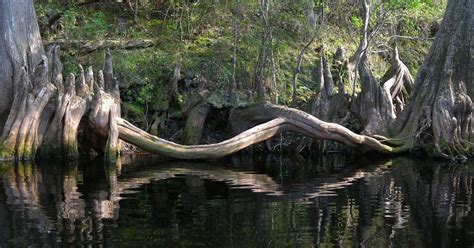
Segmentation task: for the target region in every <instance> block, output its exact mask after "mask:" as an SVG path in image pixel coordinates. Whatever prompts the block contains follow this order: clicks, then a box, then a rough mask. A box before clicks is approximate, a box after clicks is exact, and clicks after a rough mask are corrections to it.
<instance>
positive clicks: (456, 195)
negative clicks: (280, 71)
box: [0, 156, 474, 247]
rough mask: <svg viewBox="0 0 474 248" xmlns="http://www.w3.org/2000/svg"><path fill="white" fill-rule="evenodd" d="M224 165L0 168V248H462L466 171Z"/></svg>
mask: <svg viewBox="0 0 474 248" xmlns="http://www.w3.org/2000/svg"><path fill="white" fill-rule="evenodd" d="M230 160H231V162H230V161H227V162H222V161H221V162H215V163H214V164H209V163H207V164H206V163H182V162H181V163H176V162H174V163H164V162H159V161H156V160H154V159H144V158H138V159H133V160H132V161H128V162H126V165H123V166H121V165H120V164H119V165H117V166H110V165H104V164H103V163H101V162H99V161H95V162H94V161H92V162H91V161H88V162H83V163H78V164H68V165H64V164H55V163H45V164H39V165H37V164H32V163H20V164H15V165H13V164H7V163H4V164H0V184H1V187H0V227H1V228H0V247H27V246H31V245H35V246H44V245H47V246H53V247H54V246H71V245H98V244H101V245H105V246H113V247H115V246H121V247H137V246H139V247H141V246H143V247H150V246H166V247H173V246H193V247H194V246H211V247H295V246H297V247H312V246H331V247H332V246H363V247H386V246H409V247H423V246H441V247H449V246H455V247H462V246H472V245H474V216H473V214H472V211H471V207H472V189H473V188H472V187H473V184H472V180H473V173H474V164H473V165H469V164H468V165H457V166H455V165H445V164H439V163H435V162H433V161H417V160H412V159H407V158H397V159H393V160H384V161H369V160H364V159H363V158H358V159H357V161H356V162H349V161H346V159H345V158H344V157H340V156H333V157H324V158H320V159H317V161H309V160H303V161H302V160H297V159H295V158H285V157H269V158H266V159H260V161H256V160H255V159H254V160H248V159H247V158H246V157H237V156H236V157H232V158H231V159H230ZM216 163H217V165H216ZM219 164H221V165H219ZM222 164H228V166H222Z"/></svg>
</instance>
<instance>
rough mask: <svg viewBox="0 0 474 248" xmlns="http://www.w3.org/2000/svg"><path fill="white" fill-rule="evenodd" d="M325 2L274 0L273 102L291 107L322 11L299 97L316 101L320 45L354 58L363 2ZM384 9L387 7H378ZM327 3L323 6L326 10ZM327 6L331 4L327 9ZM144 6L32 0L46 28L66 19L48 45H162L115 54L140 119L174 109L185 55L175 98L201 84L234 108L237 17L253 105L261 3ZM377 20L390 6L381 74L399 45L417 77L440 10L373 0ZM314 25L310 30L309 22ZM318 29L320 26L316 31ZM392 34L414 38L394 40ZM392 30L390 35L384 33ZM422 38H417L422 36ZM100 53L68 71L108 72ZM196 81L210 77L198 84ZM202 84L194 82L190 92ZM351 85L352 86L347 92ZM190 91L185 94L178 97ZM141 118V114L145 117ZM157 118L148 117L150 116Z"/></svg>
mask: <svg viewBox="0 0 474 248" xmlns="http://www.w3.org/2000/svg"><path fill="white" fill-rule="evenodd" d="M329 3H330V1H327V0H324V4H323V0H304V1H292V2H286V1H271V3H270V12H269V23H270V27H269V28H270V31H271V34H272V42H271V44H268V50H267V55H268V56H267V60H266V61H265V63H266V66H265V71H264V77H265V78H264V81H265V84H266V86H270V84H271V82H272V81H271V74H272V69H271V60H270V57H269V54H270V50H271V51H273V54H274V56H275V58H274V61H275V69H276V78H277V85H276V88H274V89H273V90H274V91H277V93H276V92H272V93H271V94H270V92H269V93H268V96H270V99H269V100H271V101H275V97H276V96H277V95H278V102H279V103H282V104H286V103H290V102H291V95H292V77H293V71H294V68H295V66H296V59H297V56H298V54H299V52H300V51H301V49H302V47H303V46H304V44H306V43H307V42H308V40H309V39H310V37H312V35H316V34H317V32H316V30H318V28H319V26H318V25H319V22H313V21H314V20H312V19H311V18H315V19H317V16H318V15H320V14H321V12H324V13H325V15H326V17H327V20H326V23H325V25H324V26H323V27H322V30H321V34H320V35H319V36H318V37H317V39H316V41H315V42H314V43H313V44H312V45H311V47H309V49H308V51H307V52H306V53H305V56H304V59H303V63H302V66H301V72H300V73H299V76H298V88H297V90H298V96H299V97H300V101H301V102H304V103H307V104H309V103H310V102H311V101H312V99H313V98H314V95H315V93H316V92H315V91H316V90H315V88H316V85H315V79H314V67H315V63H316V62H317V61H319V59H320V57H321V54H319V53H317V52H316V51H315V48H317V47H319V46H320V45H324V54H325V56H326V58H328V60H329V61H332V56H333V54H334V52H335V51H336V49H337V48H339V47H344V48H345V50H346V52H347V55H348V56H350V55H351V54H352V53H353V52H354V51H355V49H356V48H357V44H358V42H359V35H360V29H361V28H362V27H363V21H362V18H361V17H362V13H361V8H360V6H357V5H353V4H350V3H349V2H348V1H340V2H339V3H338V4H329ZM380 3H382V4H383V5H384V6H383V8H380ZM323 6H324V10H322V9H321V8H322V7H323ZM329 6H330V7H329ZM153 8H155V7H153V6H151V5H149V4H147V1H143V2H141V5H140V12H139V16H138V18H136V19H135V18H134V11H132V10H130V9H129V8H128V7H127V5H120V4H112V3H100V4H94V7H86V6H81V7H78V6H75V5H68V6H62V5H57V4H44V3H39V2H37V3H36V9H37V12H38V17H39V21H40V24H42V25H44V24H45V23H47V20H48V15H49V13H54V12H60V13H62V15H63V17H62V19H61V20H60V25H59V27H56V28H53V29H52V30H49V31H48V32H46V33H43V34H42V35H43V37H44V38H46V39H48V40H57V39H63V40H74V41H75V40H87V41H92V42H94V41H96V40H100V39H113V40H142V39H152V40H154V41H156V43H157V45H156V47H152V48H147V49H139V50H117V51H114V52H113V56H114V66H115V72H116V76H117V78H118V79H119V81H120V82H121V87H122V94H123V95H122V100H123V101H124V103H126V104H125V107H126V109H127V110H129V113H130V114H131V115H133V116H134V117H137V118H136V119H138V121H144V120H146V118H147V117H146V116H145V115H148V116H151V115H153V114H154V113H156V112H160V111H166V110H167V109H168V107H169V103H168V98H169V94H168V90H169V84H170V81H171V78H172V77H173V70H174V65H175V62H176V61H177V58H178V57H179V58H181V63H182V64H181V68H182V73H181V74H182V80H180V82H179V87H180V94H179V96H178V101H179V103H180V104H183V103H184V102H186V100H187V96H188V95H191V94H192V93H193V91H194V90H196V89H195V88H192V87H190V86H189V85H188V84H189V82H191V81H193V80H194V81H196V82H198V83H197V84H198V86H197V87H199V88H201V89H208V90H210V91H211V92H212V94H211V97H210V98H209V100H208V101H209V102H210V103H211V104H212V105H214V106H216V107H222V106H227V105H228V102H227V101H228V97H227V92H228V87H229V83H230V82H231V81H232V73H233V70H232V61H233V57H232V56H233V54H232V52H233V45H234V44H233V41H234V31H235V30H234V26H235V25H234V24H235V21H238V24H239V25H238V27H239V30H238V42H237V68H236V79H237V82H238V83H239V85H241V89H240V90H239V92H238V94H239V95H240V97H239V99H240V101H241V103H239V104H242V103H245V102H243V101H246V100H247V99H250V98H251V97H249V95H251V94H252V93H254V90H255V82H254V79H255V72H256V70H255V68H256V64H257V58H258V57H259V53H260V48H261V40H262V34H263V32H264V26H263V23H264V22H263V20H262V15H261V11H262V9H261V6H260V3H259V2H257V1H244V0H241V1H240V2H239V3H238V2H237V1H196V2H194V1H193V2H189V1H166V3H165V4H164V5H163V6H162V7H161V9H153ZM373 8H374V9H373V11H374V12H375V14H374V15H373V16H372V17H371V20H370V25H371V26H373V25H374V24H375V23H376V21H377V16H376V13H377V11H380V10H382V9H383V10H389V9H394V11H393V13H392V14H391V15H390V16H389V18H387V20H386V23H385V24H384V25H383V26H382V28H381V30H380V31H379V33H380V34H383V35H378V36H375V37H374V42H373V44H382V46H381V48H380V47H377V48H374V49H373V50H381V51H380V52H377V53H374V54H373V55H372V56H371V62H372V63H371V64H372V68H373V69H374V71H375V75H376V76H380V75H383V74H384V72H385V71H386V70H387V68H388V66H389V64H388V59H389V56H388V54H389V53H390V50H389V49H387V51H385V52H384V51H383V49H385V48H386V47H387V46H388V47H390V46H392V44H393V42H394V41H396V43H397V44H398V47H399V50H400V56H401V58H402V60H403V61H404V62H405V63H406V64H407V66H408V67H409V68H410V70H412V72H416V70H417V68H418V67H419V65H420V64H421V61H422V59H423V57H424V54H425V53H426V51H427V48H428V47H429V45H430V43H431V41H430V40H429V39H428V38H430V37H432V36H433V34H434V32H435V31H436V25H437V23H438V21H439V19H440V18H441V17H442V13H443V10H444V6H438V5H436V4H434V3H433V2H432V1H431V0H384V1H382V2H380V1H377V2H375V1H374V2H373ZM310 24H311V25H310ZM315 25H316V26H315ZM393 30H395V31H396V35H398V36H406V37H411V38H410V39H402V38H398V39H394V38H393V37H390V36H391V34H392V33H391V32H392V31H393ZM387 34H388V35H387ZM417 38H419V39H417ZM102 56H103V55H102V51H98V52H96V53H92V54H87V55H82V54H78V53H77V52H75V51H74V50H71V51H68V52H66V53H63V57H62V61H63V64H64V72H65V73H70V72H76V70H77V63H79V62H80V63H81V64H83V65H93V66H94V67H95V68H96V70H97V68H100V67H101V66H102V63H103V61H102ZM200 78H204V79H206V80H205V83H204V81H203V82H201V80H199V79H200ZM193 87H196V86H193ZM348 87H349V86H347V85H346V88H348ZM182 91H184V92H182ZM143 116H145V118H143ZM150 118H151V117H150Z"/></svg>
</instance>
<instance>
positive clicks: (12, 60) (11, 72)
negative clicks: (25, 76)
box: [0, 0, 44, 133]
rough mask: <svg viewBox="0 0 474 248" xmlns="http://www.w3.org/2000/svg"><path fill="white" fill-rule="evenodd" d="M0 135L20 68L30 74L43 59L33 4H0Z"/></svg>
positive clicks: (22, 0) (7, 0) (11, 0)
mask: <svg viewBox="0 0 474 248" xmlns="http://www.w3.org/2000/svg"><path fill="white" fill-rule="evenodd" d="M0 34H1V37H0V89H1V90H0V133H2V132H3V129H4V125H5V122H6V121H7V118H8V115H9V113H10V109H11V107H12V103H13V101H14V95H16V94H17V92H18V90H19V89H15V86H16V85H19V82H20V80H21V75H22V70H23V69H22V68H23V67H25V69H26V70H27V71H28V72H31V71H32V69H33V68H34V66H35V65H37V64H38V63H39V62H40V61H41V56H42V55H44V50H43V44H42V42H41V36H40V33H39V28H38V23H37V22H36V13H35V10H34V8H33V2H32V0H2V1H0Z"/></svg>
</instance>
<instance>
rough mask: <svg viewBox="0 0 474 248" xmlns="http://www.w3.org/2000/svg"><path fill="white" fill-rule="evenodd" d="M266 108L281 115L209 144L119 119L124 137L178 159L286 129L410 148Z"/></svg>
mask: <svg viewBox="0 0 474 248" xmlns="http://www.w3.org/2000/svg"><path fill="white" fill-rule="evenodd" d="M264 108H266V109H267V111H273V112H275V114H276V115H279V116H280V117H277V118H274V119H272V120H270V121H268V122H265V123H263V124H260V125H257V126H255V127H253V128H250V129H248V130H246V131H244V132H242V133H240V134H239V135H237V136H234V137H233V138H231V139H228V140H225V141H222V142H220V143H216V144H208V145H189V146H186V145H180V144H176V143H174V142H171V141H167V140H164V139H161V138H159V137H156V136H153V135H150V134H148V133H146V132H145V131H143V130H141V129H139V128H137V127H135V126H134V125H132V124H130V123H129V122H128V121H126V120H124V119H122V118H118V119H117V126H118V132H119V138H120V139H122V140H124V141H126V142H128V143H131V144H133V145H135V146H137V147H140V148H142V149H144V150H146V151H149V152H151V153H155V154H161V155H165V156H169V157H174V158H178V159H210V158H217V157H224V156H227V155H230V154H232V153H235V152H238V151H240V150H242V149H244V148H246V147H249V146H251V145H253V144H256V143H259V142H262V141H265V140H267V139H270V138H272V137H274V136H275V135H277V134H279V133H282V132H286V131H293V132H298V133H301V134H304V135H307V136H309V137H312V138H317V139H323V140H333V141H336V142H339V143H343V144H345V145H348V146H350V147H354V148H361V149H363V148H366V149H368V150H374V151H377V152H380V153H399V152H404V151H405V150H406V149H405V147H396V148H394V147H391V146H387V145H384V144H382V143H381V142H379V141H378V140H376V139H374V138H372V137H369V136H365V135H359V134H356V133H353V132H352V131H350V130H349V129H347V128H345V127H343V126H341V125H339V124H335V123H328V122H324V121H321V120H319V119H318V118H316V117H314V116H311V115H309V114H307V113H305V112H303V111H300V110H297V109H291V108H286V107H281V106H275V105H271V104H269V103H265V104H264Z"/></svg>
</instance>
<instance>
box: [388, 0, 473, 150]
mask: <svg viewBox="0 0 474 248" xmlns="http://www.w3.org/2000/svg"><path fill="white" fill-rule="evenodd" d="M473 73H474V1H472V0H451V1H449V3H448V6H447V9H446V12H445V15H444V19H443V22H442V24H441V28H440V30H439V31H438V33H437V34H436V38H435V40H434V42H433V44H432V46H431V49H430V51H429V53H428V55H427V57H426V58H425V61H424V63H423V65H422V66H421V68H420V70H419V72H418V75H417V77H416V79H415V85H414V87H413V91H412V94H411V97H410V100H409V102H408V104H407V106H406V107H405V109H404V110H403V111H402V113H401V114H400V116H399V117H398V118H397V119H396V121H395V123H394V125H393V130H392V134H393V135H396V136H398V137H399V138H401V139H402V140H403V142H404V143H405V144H408V145H410V146H412V145H418V144H422V143H423V145H426V143H427V142H428V143H429V144H431V145H434V147H435V148H436V149H437V150H438V152H440V153H441V154H442V155H444V156H452V155H454V154H459V153H462V152H463V151H464V149H465V148H468V147H469V148H470V147H471V146H472V145H471V144H472V143H470V142H468V141H472V140H473V139H474V136H473V132H472V131H473V128H472V127H471V125H472V124H473V123H472V114H471V112H472V97H473V96H474V80H473V79H474V78H473ZM449 153H450V154H449Z"/></svg>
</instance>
